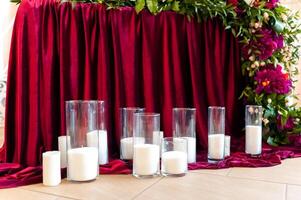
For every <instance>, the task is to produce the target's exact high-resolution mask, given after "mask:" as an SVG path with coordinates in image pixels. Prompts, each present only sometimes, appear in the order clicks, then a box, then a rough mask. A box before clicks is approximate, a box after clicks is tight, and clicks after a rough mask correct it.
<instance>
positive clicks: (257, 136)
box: [246, 125, 262, 155]
mask: <svg viewBox="0 0 301 200" xmlns="http://www.w3.org/2000/svg"><path fill="white" fill-rule="evenodd" d="M261 146H262V128H261V126H252V125H248V126H246V153H249V154H252V155H258V154H261Z"/></svg>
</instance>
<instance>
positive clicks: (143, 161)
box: [133, 144, 160, 176]
mask: <svg viewBox="0 0 301 200" xmlns="http://www.w3.org/2000/svg"><path fill="white" fill-rule="evenodd" d="M159 161H160V153H159V146H158V145H155V144H136V145H134V160H133V169H134V172H135V174H138V175H142V176H147V175H154V174H156V172H158V171H159V170H158V169H159Z"/></svg>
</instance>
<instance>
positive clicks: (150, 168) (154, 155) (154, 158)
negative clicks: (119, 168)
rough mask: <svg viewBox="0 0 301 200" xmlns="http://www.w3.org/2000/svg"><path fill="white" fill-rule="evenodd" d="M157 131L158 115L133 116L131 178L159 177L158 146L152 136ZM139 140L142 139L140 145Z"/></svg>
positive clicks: (158, 128)
mask: <svg viewBox="0 0 301 200" xmlns="http://www.w3.org/2000/svg"><path fill="white" fill-rule="evenodd" d="M159 131H160V114H157V113H135V114H134V141H133V142H134V152H133V153H134V156H133V176H135V177H138V178H147V177H153V176H157V175H159V161H160V146H159V145H158V144H156V140H155V139H154V134H153V133H154V132H159ZM137 138H139V140H137ZM140 138H144V143H140ZM138 141H139V142H138Z"/></svg>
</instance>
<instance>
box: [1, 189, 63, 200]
mask: <svg viewBox="0 0 301 200" xmlns="http://www.w3.org/2000/svg"><path fill="white" fill-rule="evenodd" d="M0 199H1V200H68V198H63V197H58V196H55V195H50V194H44V193H39V192H33V191H27V190H23V189H19V188H12V189H1V190H0Z"/></svg>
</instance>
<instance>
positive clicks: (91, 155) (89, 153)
mask: <svg viewBox="0 0 301 200" xmlns="http://www.w3.org/2000/svg"><path fill="white" fill-rule="evenodd" d="M66 129H67V136H68V137H70V143H67V144H66V145H67V179H68V180H70V181H90V180H94V179H95V178H96V177H97V175H98V141H99V139H98V134H95V137H94V138H93V142H95V145H93V146H88V142H87V141H88V140H90V139H91V138H90V136H89V134H88V133H91V132H92V131H96V133H97V130H98V125H97V101H67V102H66ZM89 138H90V139H89Z"/></svg>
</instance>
